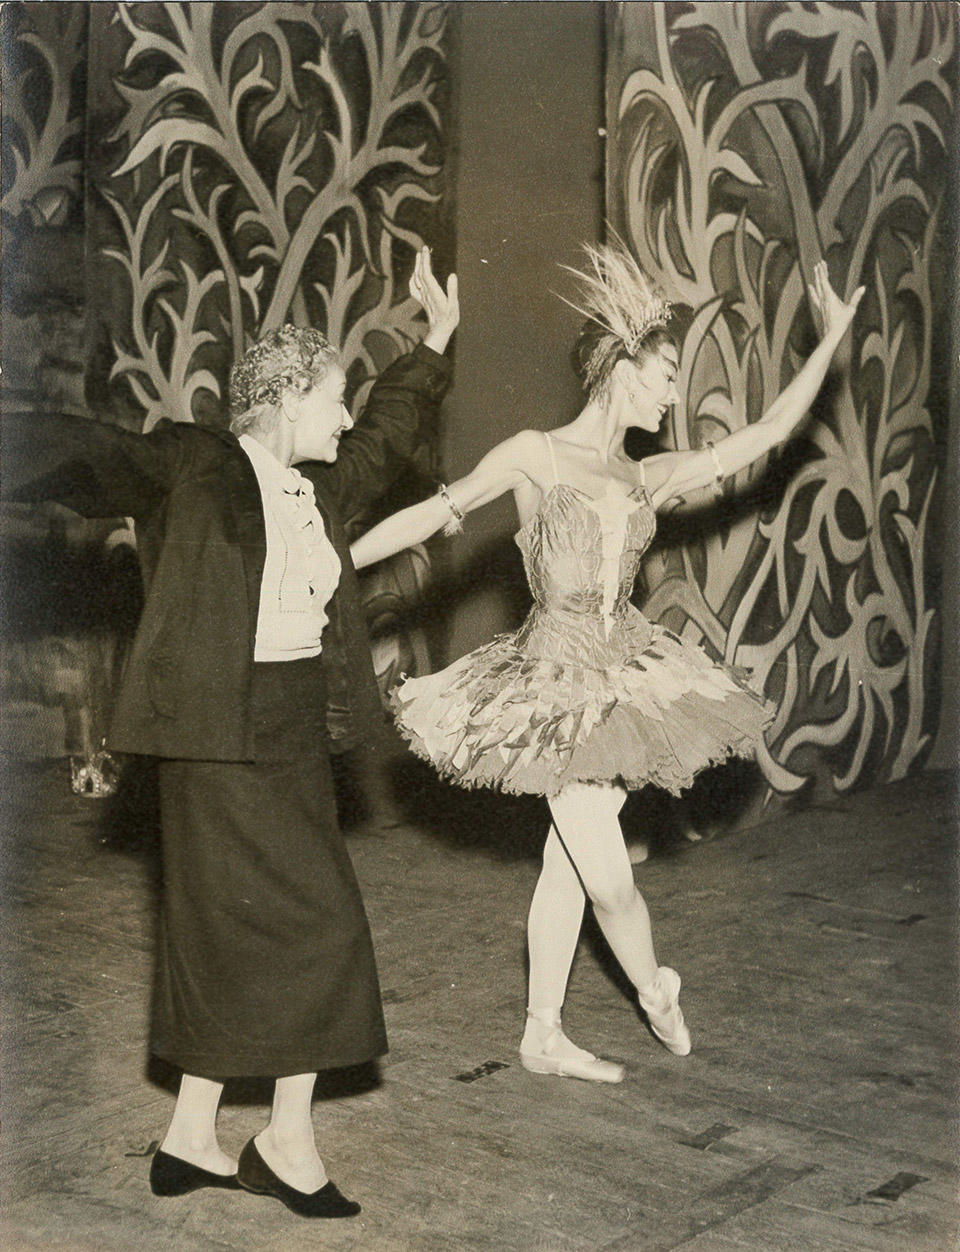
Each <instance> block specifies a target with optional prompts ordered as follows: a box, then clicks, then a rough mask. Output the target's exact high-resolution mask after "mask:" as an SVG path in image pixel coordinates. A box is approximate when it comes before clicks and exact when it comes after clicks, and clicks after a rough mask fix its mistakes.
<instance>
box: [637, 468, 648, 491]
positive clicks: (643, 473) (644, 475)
mask: <svg viewBox="0 0 960 1252" xmlns="http://www.w3.org/2000/svg"><path fill="white" fill-rule="evenodd" d="M637 468H638V469H639V471H640V486H641V487H642V488H643V490H644V491H646V489H647V472H646V469H645V468H644V464H643V461H638V462H637Z"/></svg>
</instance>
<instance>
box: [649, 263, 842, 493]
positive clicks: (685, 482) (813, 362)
mask: <svg viewBox="0 0 960 1252" xmlns="http://www.w3.org/2000/svg"><path fill="white" fill-rule="evenodd" d="M813 278H814V281H813V283H811V285H810V288H809V290H810V299H811V303H812V304H813V306H814V308H815V309H816V310H817V312H818V313H819V315H820V320H821V323H822V326H823V334H822V338H821V340H820V342H819V344H818V345H817V346H816V348H815V349H814V350H813V352H812V353H811V354H810V356H809V357H808V358H807V360H806V362H805V363H804V365H803V368H802V369H801V370H800V372H799V373H798V374H797V376H796V378H794V379H793V381H792V382H791V383H789V384H788V385H787V386H786V387H785V388H784V389H783V391H782V392H781V393H780V395H779V396H777V398H776V400H774V402H773V404H771V406H770V408H769V409H768V410H767V411H766V413H764V415H763V417H761V418H760V420H759V421H757V422H753V423H752V424H751V425H750V426H745V427H744V428H743V429H742V430H737V431H734V433H733V434H732V435H727V436H726V438H724V439H719V440H718V441H717V443H716V444H715V445H714V447H713V449H712V451H711V450H710V449H709V448H708V449H705V450H700V451H696V452H665V453H663V454H662V455H660V456H654V457H650V458H648V460H647V461H646V462H645V465H646V467H647V481H648V484H649V489H650V492H651V496H652V497H653V502H654V504H655V505H656V506H657V507H660V506H662V505H664V504H667V503H668V502H669V501H672V500H675V499H677V498H678V497H681V496H683V495H685V494H686V493H687V492H691V491H695V490H697V489H698V488H701V487H707V486H709V485H710V484H711V483H713V482H716V481H717V480H718V479H721V478H727V477H729V476H730V475H731V474H735V473H736V472H737V471H738V470H741V469H743V468H744V467H745V466H747V465H752V464H753V462H754V461H758V460H759V459H760V458H761V457H762V456H764V455H765V454H766V453H768V452H769V451H770V450H771V449H772V448H775V447H776V446H777V445H778V444H781V443H783V442H784V441H785V440H787V439H788V438H789V437H790V436H791V435H792V434H793V432H794V431H795V429H796V428H797V426H799V424H800V422H801V421H802V420H803V418H804V417H805V416H806V414H807V411H808V409H809V408H810V405H811V404H812V403H813V401H814V398H815V397H816V394H817V392H818V391H819V390H820V388H821V386H822V385H823V380H824V378H826V375H827V370H828V369H829V368H830V362H831V361H832V360H833V356H834V353H835V352H836V350H837V348H838V347H839V346H840V342H841V340H842V339H843V337H844V335H845V334H846V333H847V330H848V329H849V326H850V323H851V322H852V321H853V318H854V314H855V313H856V311H857V305H858V304H859V303H860V299H861V297H862V296H863V292H864V288H863V287H858V288H857V290H856V291H855V292H854V293H853V296H852V297H851V299H850V300H849V302H847V303H844V302H843V301H842V300H841V299H840V297H839V296H838V295H837V294H836V292H835V291H834V290H833V288H832V287H831V286H830V282H829V280H828V278H827V263H826V261H819V262H818V263H817V265H816V266H815V268H814V272H813Z"/></svg>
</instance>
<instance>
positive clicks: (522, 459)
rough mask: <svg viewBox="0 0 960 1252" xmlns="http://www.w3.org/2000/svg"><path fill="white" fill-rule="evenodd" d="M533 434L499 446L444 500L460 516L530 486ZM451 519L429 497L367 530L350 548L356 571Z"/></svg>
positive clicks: (443, 506) (453, 485)
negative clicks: (528, 465) (526, 483)
mask: <svg viewBox="0 0 960 1252" xmlns="http://www.w3.org/2000/svg"><path fill="white" fill-rule="evenodd" d="M535 439H536V434H535V433H534V432H533V431H529V430H524V431H521V432H520V433H519V434H517V435H514V436H513V437H512V438H510V439H505V440H504V441H503V443H499V444H497V446H496V447H495V448H492V449H491V450H490V451H489V452H488V453H487V455H486V456H485V457H484V458H483V460H482V461H480V462H479V463H478V464H477V466H476V467H475V468H474V469H473V470H471V472H470V473H469V474H467V475H466V476H465V477H463V478H460V479H458V480H457V481H456V482H454V483H451V484H450V486H449V487H448V488H447V489H446V494H447V497H448V498H449V500H450V502H451V503H452V504H453V506H454V508H455V509H456V510H457V512H459V513H469V512H471V511H472V510H473V509H479V508H480V506H481V505H484V504H489V503H490V501H491V500H496V498H497V497H498V496H502V495H503V494H504V493H505V492H507V491H512V490H514V489H515V488H517V487H519V486H521V485H522V484H523V483H524V482H526V481H528V479H529V475H528V474H527V472H526V470H525V468H524V467H525V466H526V465H527V464H528V463H529V462H530V459H531V457H532V456H533V450H534V440H535ZM454 517H455V513H454V512H453V510H452V509H451V505H450V504H449V503H448V502H447V500H446V499H444V497H443V495H442V494H440V495H435V496H430V497H429V498H428V499H426V500H422V501H421V502H420V503H419V504H414V505H411V506H410V508H408V509H401V510H400V511H399V512H398V513H394V514H393V516H392V517H388V518H386V520H385V521H382V522H380V524H379V525H377V526H374V527H373V529H372V530H368V531H367V533H366V534H365V535H361V537H360V538H359V539H358V540H357V541H356V543H354V544H352V545H351V547H350V555H351V556H352V557H353V563H354V565H355V566H356V567H357V569H362V568H363V567H364V566H365V565H373V564H375V563H376V562H377V561H382V560H384V559H385V558H386V557H388V556H393V554H394V553H395V552H400V551H402V550H403V549H404V548H410V547H412V546H413V545H414V544H417V543H423V542H424V540H426V539H429V538H430V536H431V535H434V534H436V532H437V531H438V530H440V529H441V528H442V527H444V526H446V525H447V524H448V523H449V522H450V521H451V518H454Z"/></svg>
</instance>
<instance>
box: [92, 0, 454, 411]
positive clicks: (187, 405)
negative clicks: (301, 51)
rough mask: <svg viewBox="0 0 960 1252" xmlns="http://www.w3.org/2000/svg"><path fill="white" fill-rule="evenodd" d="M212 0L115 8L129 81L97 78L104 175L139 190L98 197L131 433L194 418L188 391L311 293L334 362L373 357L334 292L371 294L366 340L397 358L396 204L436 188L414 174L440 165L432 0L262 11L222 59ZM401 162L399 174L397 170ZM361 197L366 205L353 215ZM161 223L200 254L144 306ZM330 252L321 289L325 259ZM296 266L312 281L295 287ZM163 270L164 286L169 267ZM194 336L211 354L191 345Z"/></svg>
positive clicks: (298, 308) (303, 305) (406, 237)
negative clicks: (426, 6) (361, 94)
mask: <svg viewBox="0 0 960 1252" xmlns="http://www.w3.org/2000/svg"><path fill="white" fill-rule="evenodd" d="M152 7H155V6H152ZM216 7H217V6H212V5H205V4H194V5H181V4H164V5H162V6H160V7H159V9H158V10H157V12H159V14H160V20H158V18H157V16H156V12H155V14H154V17H153V19H152V21H151V22H150V24H149V25H148V24H147V19H146V17H145V16H144V15H143V14H142V11H141V10H140V8H139V6H137V5H130V4H120V5H118V6H117V13H118V18H119V20H120V22H121V23H122V25H123V27H124V29H125V31H126V34H127V36H128V37H129V45H128V48H127V51H126V56H125V60H124V70H125V73H130V74H133V73H137V74H138V79H137V84H136V85H134V84H133V83H132V82H130V81H125V80H124V79H123V77H119V78H117V79H116V80H115V81H114V85H115V86H116V89H117V91H118V93H119V94H120V96H121V98H122V99H123V101H124V103H125V109H124V113H123V116H122V118H121V119H120V120H119V122H118V124H117V126H116V127H115V129H114V132H113V134H112V136H111V138H112V139H113V140H114V141H116V142H118V143H120V144H121V145H122V147H123V152H122V154H121V156H120V159H119V160H118V161H117V164H116V167H115V169H114V171H113V174H112V181H114V182H116V184H117V186H118V188H119V187H121V186H127V185H129V186H133V187H134V188H136V187H140V188H142V190H141V191H140V192H139V193H138V192H136V191H134V192H133V194H132V195H131V194H130V193H129V191H125V192H123V193H122V194H121V193H119V192H114V193H107V199H108V202H109V203H110V204H111V205H112V206H113V207H114V210H115V212H116V214H117V218H118V222H119V225H120V228H121V231H122V233H123V236H124V238H125V239H126V240H127V241H128V245H130V246H129V247H128V251H127V253H126V256H125V257H123V258H121V257H120V256H119V255H118V250H116V249H111V251H110V253H109V255H110V256H111V257H112V258H113V259H114V260H117V261H120V263H121V264H123V266H124V269H125V271H126V273H127V276H128V281H129V289H130V298H131V305H132V324H133V329H132V339H133V342H132V343H127V344H126V345H124V346H121V345H120V344H115V351H116V362H115V365H114V368H113V374H112V376H113V377H114V378H125V379H126V380H127V382H128V383H129V385H130V387H131V389H132V391H133V393H134V396H135V397H136V399H137V401H138V402H139V403H140V405H141V406H142V407H143V408H144V410H145V413H144V421H145V424H147V425H149V424H151V423H152V422H153V421H155V420H156V414H157V413H160V412H164V413H166V414H167V415H168V416H174V417H176V418H178V419H179V420H184V421H192V420H195V416H196V415H195V412H194V409H193V400H194V397H195V396H196V395H197V394H198V393H199V392H200V391H201V390H204V389H206V390H209V391H211V392H212V393H213V394H214V395H215V396H216V395H219V394H220V393H221V391H222V385H223V381H224V376H225V373H226V369H227V368H228V365H229V361H230V360H232V359H234V358H235V357H236V356H237V355H239V354H240V353H241V352H242V351H243V349H244V348H245V347H246V345H247V343H248V342H250V340H251V339H252V338H254V337H256V336H257V335H259V334H261V333H263V332H264V331H265V330H269V329H271V328H273V327H275V326H277V325H279V324H281V323H282V322H284V321H288V320H290V321H295V322H297V323H299V324H305V323H307V322H311V321H315V320H316V319H315V317H314V316H313V313H312V311H311V310H312V308H314V307H315V306H312V305H311V303H310V301H311V299H313V298H315V297H316V296H317V295H319V298H320V305H319V308H318V309H317V311H318V312H319V311H322V310H325V311H326V312H327V315H328V319H330V320H329V321H328V325H330V327H331V331H332V330H333V329H334V327H335V328H336V330H337V332H338V333H339V334H340V335H341V336H342V337H343V342H342V347H343V349H344V364H345V366H346V367H347V368H348V370H349V369H350V368H351V367H352V366H355V365H357V366H359V365H362V370H363V374H364V376H365V377H369V376H370V375H371V374H372V373H374V372H375V368H376V364H377V363H375V362H374V361H373V358H372V356H371V355H370V353H369V351H368V349H367V347H366V345H365V344H364V342H363V335H364V334H365V333H366V331H367V330H368V329H370V328H371V327H372V325H373V322H374V318H373V317H372V316H367V315H365V314H363V313H358V314H351V315H349V316H350V318H352V320H353V321H356V322H358V323H362V324H363V330H362V331H361V332H360V333H356V334H354V333H352V329H351V327H348V326H347V321H348V309H349V307H350V305H349V299H347V300H346V301H345V300H344V293H345V292H346V291H350V293H351V294H354V293H355V292H356V291H357V290H358V289H360V288H361V287H363V288H364V290H366V289H367V288H369V287H370V286H371V284H375V285H376V286H377V288H378V298H377V299H376V301H375V308H376V310H377V312H378V314H379V320H378V321H377V322H376V327H377V330H378V331H380V332H382V336H381V340H380V342H381V343H383V342H384V340H383V336H385V337H386V340H387V341H392V342H393V344H394V345H395V349H396V351H397V352H399V351H402V350H404V349H405V348H406V347H407V346H408V345H409V343H410V342H411V341H412V340H413V339H414V337H415V335H414V321H415V319H416V317H417V312H418V311H417V309H416V306H415V305H414V304H413V302H411V301H408V300H406V299H405V298H403V297H402V292H401V290H400V289H398V281H397V276H396V275H395V273H394V270H395V266H396V264H397V263H398V257H399V256H400V255H401V254H400V253H398V251H397V249H396V248H395V247H394V246H393V245H392V243H391V241H393V240H397V239H402V240H403V241H404V242H406V243H409V244H410V246H411V247H412V248H415V247H419V246H420V245H421V244H422V243H423V239H422V238H421V236H420V234H419V233H418V232H417V230H416V229H415V227H411V226H409V225H404V226H403V227H401V226H400V224H399V223H400V222H401V221H404V222H406V221H411V222H412V221H415V220H416V218H415V216H411V215H410V213H409V205H410V204H411V203H423V202H432V201H434V200H436V198H437V193H436V192H434V191H433V190H432V187H431V185H430V183H431V180H432V179H433V178H434V176H435V175H436V174H437V173H438V172H439V169H440V166H439V165H438V164H437V163H435V162H432V161H430V160H428V159H427V157H426V153H427V150H428V138H429V137H430V136H431V135H432V136H433V138H434V140H436V139H437V138H439V130H440V117H439V113H438V110H437V106H436V103H435V101H434V95H435V90H436V81H437V72H438V67H439V66H440V65H441V63H442V55H443V54H442V46H441V40H442V37H443V34H444V22H443V21H442V20H440V17H441V16H442V6H440V8H441V14H440V15H436V14H435V15H434V16H433V18H432V20H431V21H430V22H426V21H421V22H419V23H416V22H414V23H407V22H405V21H404V9H405V6H404V5H403V4H388V5H383V6H378V7H377V8H376V10H374V9H373V8H371V7H369V6H346V8H345V10H344V12H345V17H344V16H342V15H341V17H340V18H335V17H330V18H323V19H321V18H318V17H316V16H315V13H314V8H313V6H309V5H302V4H283V3H280V4H266V5H263V6H262V7H261V8H259V9H257V10H255V11H254V12H252V13H246V14H245V15H244V16H242V17H241V18H240V20H238V21H237V22H236V24H235V25H234V26H233V27H232V29H230V31H229V33H228V34H227V35H226V37H225V39H224V41H223V46H222V51H221V52H218V48H217V42H216V39H217V36H216V35H215V32H214V28H213V19H214V12H213V11H214V9H215V8H216ZM291 26H292V27H296V28H298V29H300V31H301V32H302V35H301V38H303V37H305V38H307V39H308V40H309V41H312V43H313V46H314V48H315V50H316V51H315V55H314V56H313V57H308V58H302V57H300V58H298V59H297V60H296V61H295V58H294V55H293V53H292V50H291V38H292V35H291V33H290V29H289V28H290V27H291ZM221 38H222V36H221ZM347 41H352V42H354V43H355V44H357V45H358V46H359V48H360V49H362V51H363V54H364V56H365V59H366V64H367V71H368V75H369V82H370V107H369V113H368V116H367V119H366V122H365V124H361V123H359V122H358V121H357V117H358V116H360V114H361V113H362V110H357V109H354V108H352V107H351V103H350V99H349V95H350V93H351V91H352V90H353V87H352V86H350V85H349V80H348V79H346V78H345V77H342V76H343V74H344V71H343V70H342V69H341V68H340V54H341V52H342V50H343V47H344V45H345V43H346V42H347ZM158 53H161V54H162V57H161V58H160V59H159V60H158V57H157V54H158ZM158 64H159V65H160V66H162V68H157V66H158ZM151 75H152V77H151ZM144 78H146V80H147V81H146V84H144V82H143V79H144ZM311 81H313V86H312V87H311ZM331 107H332V112H331ZM409 110H417V111H419V116H420V118H421V119H422V124H421V126H420V130H421V133H422V135H423V136H424V137H423V138H421V139H420V140H412V141H410V142H399V141H397V140H396V139H394V138H393V136H394V133H395V132H394V130H393V128H392V123H393V121H394V119H396V118H397V117H398V116H399V114H401V113H405V112H407V111H409ZM272 154H276V156H279V162H278V161H277V159H276V156H274V155H272ZM153 171H158V172H159V178H156V177H155V175H154V173H153ZM269 171H273V173H270V172H269ZM400 171H402V172H403V174H404V175H405V177H403V178H399V179H398V172H400ZM129 179H136V180H138V181H137V182H136V183H134V184H128V183H127V182H126V180H129ZM361 184H362V185H363V189H364V190H363V193H361ZM161 188H162V191H160V190H159V189H161ZM158 191H159V194H157V192H158ZM371 193H372V194H375V195H377V196H378V197H379V199H380V202H381V205H382V211H381V212H380V213H373V212H371V211H370V209H369V207H368V200H367V199H366V196H367V195H368V194H371ZM171 217H174V218H176V219H177V220H178V221H180V222H182V223H183V224H184V227H185V228H188V229H189V231H190V238H191V239H192V240H193V241H194V246H198V247H200V248H201V249H204V250H205V252H206V255H207V257H208V264H207V265H206V266H205V268H204V278H203V280H202V282H201V281H199V280H197V270H196V266H195V265H194V267H193V269H192V270H191V271H190V272H191V273H192V279H189V278H188V280H187V282H186V284H185V285H184V286H182V287H181V288H179V289H177V290H173V289H171V290H169V291H167V293H166V294H165V295H164V296H163V297H162V298H161V297H160V295H159V294H158V293H159V286H160V284H159V282H158V278H159V272H160V269H161V268H162V267H159V266H158V264H157V260H158V257H160V256H161V255H162V254H163V253H164V251H165V249H166V248H167V245H168V243H169V235H168V231H167V230H165V229H164V228H163V223H164V222H165V221H169V219H170V218H171ZM134 238H136V242H137V246H136V247H135V248H134V247H133V246H132V241H133V240H134ZM197 241H199V242H197ZM355 244H359V250H358V249H357V248H356V247H355ZM151 249H152V250H151ZM331 250H333V253H334V275H335V277H334V281H333V284H332V285H331V283H330V279H329V276H328V275H329V266H328V265H327V263H326V260H325V257H329V255H330V252H331ZM344 256H348V257H349V258H350V269H349V270H348V271H344V268H343V264H342V260H343V257H344ZM400 263H402V261H401V262H400ZM188 270H190V267H189V266H188V267H187V270H184V271H183V273H184V275H186V274H187V272H188ZM312 273H316V274H318V275H322V276H318V277H317V278H316V279H314V280H313V281H310V275H311V274H312ZM164 276H165V278H171V276H170V274H169V271H164ZM171 281H172V280H171ZM398 295H400V296H401V299H400V302H399V304H397V303H396V301H397V297H398ZM161 299H162V302H161ZM224 331H226V333H227V334H228V335H229V351H224V350H223V349H224V347H226V345H225V344H224V343H223V342H222V340H223V334H224ZM211 334H212V335H213V336H214V340H215V351H214V352H213V355H211V354H210V353H209V352H208V353H206V354H204V353H203V352H201V350H202V349H203V348H204V345H207V344H209V343H211V339H210V336H211ZM198 353H199V355H198ZM379 364H380V365H382V364H383V361H382V359H381V360H380V361H379ZM194 375H196V377H194ZM171 406H172V407H171Z"/></svg>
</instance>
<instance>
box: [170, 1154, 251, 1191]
mask: <svg viewBox="0 0 960 1252" xmlns="http://www.w3.org/2000/svg"><path fill="white" fill-rule="evenodd" d="M201 1187H222V1188H223V1189H224V1190H225V1191H239V1190H240V1184H239V1183H238V1182H237V1176H236V1174H215V1173H214V1172H213V1170H211V1169H202V1168H201V1167H200V1166H199V1165H191V1164H190V1162H189V1161H184V1160H183V1159H182V1158H181V1157H179V1156H171V1155H170V1153H169V1152H163V1151H161V1149H160V1148H157V1150H156V1152H154V1154H153V1160H152V1161H151V1162H150V1190H151V1191H152V1192H153V1194H154V1195H186V1194H187V1192H189V1191H198V1190H199V1189H200V1188H201Z"/></svg>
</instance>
